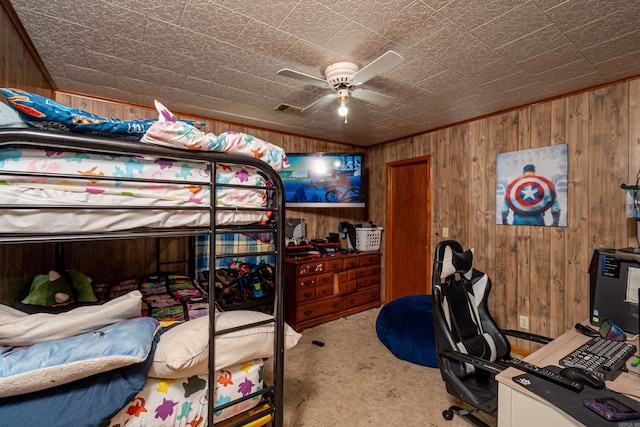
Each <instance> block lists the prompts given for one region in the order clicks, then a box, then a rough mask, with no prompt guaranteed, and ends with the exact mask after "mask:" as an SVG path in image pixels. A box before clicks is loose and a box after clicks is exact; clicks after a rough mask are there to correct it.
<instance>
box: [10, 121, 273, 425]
mask: <svg viewBox="0 0 640 427" xmlns="http://www.w3.org/2000/svg"><path fill="white" fill-rule="evenodd" d="M7 147H23V148H52V149H56V150H65V151H77V152H90V153H96V154H109V155H114V154H116V155H125V156H145V157H146V156H150V157H154V158H163V159H170V160H176V161H196V162H207V163H208V170H209V174H210V175H209V176H210V183H209V185H210V204H209V205H208V206H204V207H183V208H179V207H175V206H170V207H157V206H153V207H148V206H142V205H140V206H126V207H118V206H111V205H106V206H98V205H95V206H91V208H90V209H92V210H93V209H95V210H100V209H110V210H123V211H126V210H140V211H141V212H143V211H144V210H148V209H153V210H180V209H188V210H193V209H195V210H202V211H203V214H206V213H207V212H208V214H209V218H210V219H209V221H210V222H209V227H181V228H179V229H170V228H169V229H162V228H154V229H137V230H128V231H105V232H91V233H83V232H82V231H79V232H74V233H62V234H46V233H44V234H42V233H40V234H11V233H7V232H5V231H0V244H12V243H13V244H17V243H44V242H60V243H62V242H71V241H91V240H97V239H132V238H142V237H178V236H198V235H209V251H210V252H209V253H210V260H209V265H210V269H212V268H215V265H216V261H217V260H219V259H223V258H229V257H242V256H248V255H272V256H273V257H274V259H275V262H274V269H275V298H274V302H273V315H274V316H273V320H269V321H264V322H258V323H252V324H250V325H246V326H242V327H238V328H234V329H229V330H225V331H223V332H221V331H216V330H215V321H214V316H215V301H216V298H215V289H216V287H215V275H214V274H209V290H210V293H211V295H210V296H209V319H210V322H209V325H210V326H209V332H210V337H215V336H219V335H221V334H224V333H230V332H234V331H236V330H238V329H244V328H249V327H253V326H257V325H262V324H265V323H274V328H275V331H276V333H275V339H274V358H273V384H271V385H265V387H263V389H262V390H261V391H258V392H256V393H253V394H250V395H247V396H245V397H243V398H242V399H239V400H235V401H232V402H229V403H227V404H223V405H220V406H214V405H215V403H214V402H215V394H214V391H215V390H214V389H215V387H214V382H213V378H214V372H215V368H214V367H215V345H209V372H208V401H209V402H210V403H209V410H208V417H207V425H209V426H213V425H214V422H213V420H214V412H216V411H218V410H222V409H224V408H226V407H229V406H232V405H233V404H235V403H238V402H240V401H244V400H249V399H252V398H255V397H256V396H258V395H261V396H262V398H263V401H265V402H267V403H268V404H267V405H259V406H258V407H257V408H259V409H258V410H256V411H252V413H251V414H249V415H247V416H246V417H244V418H243V419H241V420H239V421H237V422H233V423H232V424H230V425H232V426H241V425H246V424H249V423H254V424H253V425H263V423H262V421H263V420H265V422H264V423H265V424H266V423H268V422H269V421H271V423H272V425H273V426H276V427H280V426H282V424H283V409H282V408H283V400H284V399H283V383H284V324H285V322H284V230H285V228H284V227H285V212H284V208H285V202H284V187H283V184H282V181H281V180H280V177H279V175H278V174H277V172H275V170H273V168H271V167H270V166H269V165H267V164H266V163H265V162H263V161H261V160H259V159H254V158H251V157H245V156H239V155H233V154H227V153H220V152H205V151H190V150H180V149H174V148H167V147H162V146H156V145H151V144H146V143H142V142H139V141H128V140H123V139H117V138H107V137H97V136H91V135H81V134H72V133H66V132H50V131H43V130H37V129H0V148H7ZM218 163H224V164H231V165H248V166H253V167H255V168H256V169H257V170H258V171H260V173H261V174H262V175H263V176H264V177H265V178H267V179H268V180H269V181H270V183H271V186H264V187H262V186H239V185H233V184H218V183H216V168H217V165H218ZM11 175H29V176H35V177H38V176H40V177H42V176H50V175H47V174H43V173H32V172H28V173H14V172H11ZM55 176H56V177H61V178H75V179H78V178H81V177H80V176H77V175H72V176H65V175H61V174H57V175H55ZM92 178H93V177H92ZM100 179H105V180H108V179H111V180H112V179H113V178H107V177H100ZM117 179H118V180H119V181H142V182H154V183H176V182H179V183H180V184H185V185H188V184H192V183H190V182H188V181H172V180H160V181H153V180H150V179H148V178H142V179H136V178H124V177H118V178H117ZM193 183H195V184H202V182H193ZM224 187H227V188H228V187H233V188H243V189H251V188H254V189H260V190H265V191H268V192H269V193H270V200H271V202H270V205H269V206H267V207H266V208H261V209H256V208H240V207H238V208H235V207H221V206H216V203H215V200H216V197H215V195H216V190H217V189H218V188H224ZM79 208H82V209H88V207H87V206H86V205H83V206H79V205H33V204H31V205H8V204H5V203H2V202H0V210H6V209H56V210H58V209H59V210H73V209H79ZM220 210H232V211H240V210H248V211H254V212H255V211H270V212H272V213H273V214H272V217H271V218H270V220H269V221H268V222H267V224H265V225H224V226H221V227H217V226H216V212H217V211H220ZM274 215H275V219H274V218H273V216H274ZM265 231H266V232H269V233H272V235H273V240H274V243H275V244H274V246H273V248H274V249H273V250H272V251H267V252H251V253H236V254H233V255H221V254H220V255H219V254H217V253H216V245H215V242H216V238H215V237H216V235H219V234H224V233H238V232H242V233H257V232H265ZM211 341H213V340H212V339H211V338H210V342H211ZM227 421H228V420H227ZM227 421H223V423H226V422H227ZM256 423H258V424H256Z"/></svg>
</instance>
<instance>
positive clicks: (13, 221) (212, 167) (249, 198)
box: [0, 128, 299, 427]
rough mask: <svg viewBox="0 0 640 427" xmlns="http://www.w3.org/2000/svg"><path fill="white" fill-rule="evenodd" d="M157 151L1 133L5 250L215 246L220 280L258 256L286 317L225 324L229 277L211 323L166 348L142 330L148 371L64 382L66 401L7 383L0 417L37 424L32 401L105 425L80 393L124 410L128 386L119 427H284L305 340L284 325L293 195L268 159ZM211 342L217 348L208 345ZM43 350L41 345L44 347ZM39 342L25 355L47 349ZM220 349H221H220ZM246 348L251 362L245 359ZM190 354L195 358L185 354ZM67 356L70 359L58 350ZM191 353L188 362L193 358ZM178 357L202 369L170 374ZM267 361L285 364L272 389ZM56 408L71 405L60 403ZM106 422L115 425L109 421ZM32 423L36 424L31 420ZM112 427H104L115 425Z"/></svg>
mask: <svg viewBox="0 0 640 427" xmlns="http://www.w3.org/2000/svg"><path fill="white" fill-rule="evenodd" d="M157 142H158V141H155V140H152V141H150V142H146V143H145V142H141V141H136V140H125V139H120V138H112V137H102V136H93V135H83V134H77V133H69V132H51V131H47V130H39V129H33V128H19V129H16V128H5V129H1V128H0V181H1V184H3V185H0V244H4V245H10V244H25V243H28V244H39V243H47V242H56V243H60V244H64V243H66V242H77V241H96V240H100V239H137V238H149V237H153V238H164V237H176V236H180V237H183V236H187V237H202V236H204V237H206V238H207V242H208V247H207V256H208V257H209V263H210V267H209V268H211V269H213V268H215V266H217V265H224V263H225V261H226V260H228V259H232V258H238V257H240V258H242V257H245V256H256V255H258V256H265V257H269V259H270V260H272V266H273V291H274V295H273V302H272V313H270V314H265V313H260V312H253V311H246V312H245V311H242V310H241V311H237V312H219V311H218V310H217V309H216V305H215V289H216V282H215V275H214V274H211V275H209V277H208V278H207V283H206V285H207V288H208V290H209V291H210V293H211V294H212V295H210V296H209V298H208V310H207V316H206V317H199V318H196V319H193V320H189V321H188V322H184V323H180V322H178V323H177V324H175V325H173V327H172V328H168V330H166V332H164V331H163V333H161V334H160V333H159V331H161V330H162V328H161V327H160V326H159V323H158V324H154V323H151V324H150V323H149V320H148V319H143V320H145V321H138V323H144V324H143V325H142V326H143V328H146V331H147V332H146V333H147V334H148V335H149V336H150V338H151V339H150V340H148V341H149V342H148V345H147V347H145V349H143V350H142V353H141V354H138V355H137V356H135V357H137V359H135V357H134V356H132V355H127V357H128V358H129V359H131V360H134V359H135V360H136V363H135V364H132V363H131V362H130V361H129V362H127V363H126V364H125V365H123V366H118V365H117V363H116V365H115V366H116V367H117V368H118V369H110V370H109V371H108V372H99V373H97V374H96V373H93V374H92V376H90V377H87V376H82V374H77V373H76V376H79V377H80V378H72V380H69V379H60V378H59V376H58V375H59V373H58V372H48V373H47V374H48V375H52V378H53V379H52V380H51V383H52V384H53V386H54V387H53V388H50V387H52V385H51V384H49V385H46V384H38V380H37V379H36V380H35V387H34V384H33V382H34V379H33V378H29V380H30V381H31V382H32V383H31V384H27V386H26V388H24V389H19V390H18V391H17V392H12V390H11V384H10V382H9V381H4V382H3V381H2V380H1V379H0V398H1V400H0V402H1V403H0V406H2V405H3V404H10V405H14V404H17V405H18V406H16V407H18V408H21V409H25V410H26V411H29V409H28V408H29V407H28V406H20V405H25V404H28V403H29V400H30V399H33V404H34V405H36V406H39V407H40V408H47V407H51V408H54V407H55V406H58V407H59V406H60V405H70V406H69V407H68V411H67V412H68V414H69V415H71V414H75V413H77V414H78V415H77V416H78V417H79V418H77V419H75V420H72V419H69V420H65V421H66V422H67V423H68V424H69V425H71V424H73V425H82V423H85V422H86V421H87V419H86V418H87V417H89V418H90V417H91V412H100V411H98V410H97V409H96V408H95V407H94V408H91V405H87V403H88V402H86V401H83V400H81V399H80V398H79V397H78V395H79V393H80V392H78V390H82V392H81V393H84V394H86V395H87V396H89V398H90V399H100V403H98V406H107V404H112V405H113V404H114V403H111V402H110V401H109V399H106V400H107V403H104V402H103V401H102V400H103V399H102V397H103V396H104V394H103V393H105V390H107V389H109V388H110V387H112V384H116V383H115V381H116V380H124V382H126V383H127V387H126V391H127V393H128V394H126V395H127V401H126V402H121V401H120V403H118V405H121V408H120V410H119V411H115V412H114V411H112V412H109V413H110V414H111V415H110V417H112V418H110V420H109V422H108V423H107V424H108V425H111V426H114V427H115V426H124V425H125V424H126V425H146V426H153V425H159V424H154V422H156V421H155V420H157V422H160V423H162V424H163V425H164V423H169V422H170V421H172V420H173V422H174V423H175V424H171V425H200V426H204V425H209V426H212V425H214V424H215V423H216V422H217V421H222V420H226V421H223V422H224V423H226V424H225V425H265V424H268V423H269V422H270V423H271V425H274V426H280V425H282V422H283V414H282V407H283V386H282V385H283V375H284V350H285V346H287V347H290V346H292V345H295V343H296V342H297V339H298V338H299V335H297V334H295V333H294V332H293V330H291V329H290V328H289V327H288V325H286V324H285V322H284V303H283V298H284V258H283V256H284V250H283V249H284V224H285V221H284V220H285V212H284V189H283V186H282V183H281V181H280V179H279V177H278V174H277V172H276V171H275V170H274V168H273V167H272V166H270V165H268V164H267V163H265V162H264V161H262V160H260V159H257V158H254V157H248V156H244V155H238V154H229V153H221V152H216V151H202V150H193V149H176V148H170V147H167V146H163V144H159V143H157ZM164 145H167V144H164ZM186 148H192V147H186ZM18 158H20V160H21V161H20V162H18V161H17V160H18ZM53 159H55V162H54V161H52V160H53ZM132 166H133V167H138V168H139V170H138V171H137V172H136V173H127V168H129V167H132ZM171 167H176V169H175V171H174V172H172V173H166V172H167V170H170V168H171ZM109 171H112V172H111V173H110V172H109ZM258 233H260V234H261V235H264V234H267V235H270V236H271V244H270V245H268V246H267V247H266V249H265V247H264V246H256V247H255V248H252V249H251V248H250V249H245V251H246V252H242V253H228V252H224V253H219V252H218V249H219V247H217V245H216V243H217V242H219V241H220V240H221V238H222V236H228V235H239V234H242V235H246V234H258ZM131 300H133V301H139V300H140V295H139V292H138V291H132V292H130V293H127V294H125V295H122V296H120V297H118V298H116V299H114V300H112V301H109V302H107V303H105V304H103V305H100V306H87V307H80V308H77V309H74V310H71V311H69V312H68V313H64V314H69V313H74V312H75V311H79V312H81V314H84V315H86V314H87V313H89V312H91V313H92V312H93V311H92V310H98V308H95V307H99V309H102V308H103V307H108V306H109V304H112V305H115V304H129V307H130V305H131ZM114 301H115V302H114ZM123 301H124V302H123ZM134 305H135V304H134ZM6 310H9V309H5V311H4V312H2V310H0V325H1V324H2V323H3V321H6V317H7V313H9V314H14V313H12V312H10V311H9V312H7V311H6ZM83 310H84V311H83ZM3 316H4V317H3ZM16 316H17V317H21V316H23V314H20V315H16ZM35 316H41V315H40V314H38V315H35ZM35 316H34V317H33V318H35ZM44 316H46V315H44ZM54 316H62V315H54ZM125 317H127V316H125ZM44 319H45V321H43V322H42V323H45V324H48V325H49V326H51V325H52V323H53V322H51V321H50V320H47V319H51V318H46V317H45V318H44ZM18 320H23V319H22V318H20V319H18ZM56 320H57V319H56ZM133 320H136V319H133ZM150 320H155V319H150ZM5 323H6V322H5ZM36 323H37V322H36ZM107 323H108V322H107ZM120 323H127V325H128V323H133V322H132V319H130V318H127V319H126V320H123V321H122V322H117V323H115V324H116V325H119V324H120ZM61 324H63V325H64V324H74V325H76V326H78V325H80V326H83V327H84V328H85V329H88V332H87V331H85V330H78V331H77V334H76V335H73V332H69V330H66V331H65V332H64V333H66V335H72V336H66V337H63V338H61V339H62V340H65V339H66V340H71V339H76V338H77V337H79V336H81V334H83V333H90V334H91V333H92V334H93V336H96V335H106V333H103V332H102V331H103V329H104V328H109V327H112V326H113V324H110V325H106V326H104V327H102V328H99V326H102V325H100V324H98V325H94V327H91V321H89V322H86V321H85V318H82V317H80V320H77V321H68V323H61ZM128 326H129V325H128ZM138 326H139V325H138ZM155 326H157V327H155ZM154 327H155V329H154ZM0 329H2V328H1V327H0ZM72 329H73V328H72ZM30 330H32V329H30ZM58 332H59V331H58ZM47 333H48V332H47ZM129 335H130V333H129ZM256 335H259V336H260V337H261V341H260V342H259V343H256V341H255V339H254V337H255V336H256ZM203 336H206V337H214V339H210V338H205V339H203ZM3 338H6V337H3V336H2V333H1V331H0V356H2V357H5V355H6V354H8V352H10V350H11V349H10V347H11V346H10V345H9V346H8V344H7V342H3V341H2V339H3ZM57 339H58V338H56V340H57ZM56 340H49V341H47V343H48V342H52V341H56ZM5 341H6V340H5ZM9 341H10V340H9ZM194 341H197V343H195V344H194ZM33 342H37V344H39V342H38V339H34V340H33ZM33 342H31V341H27V342H24V343H23V342H20V343H18V344H16V345H26V346H27V347H26V348H31V347H36V345H37V344H36V345H32V344H33ZM211 342H215V345H209V344H210V343H211ZM238 342H239V343H240V344H239V345H240V347H241V348H243V350H246V354H245V353H243V352H241V351H239V350H238V349H237V347H236V343H238ZM56 343H57V341H56ZM60 345H62V344H60ZM3 346H5V347H3ZM189 346H191V348H184V347H189ZM198 346H199V347H198ZM60 348H62V349H64V347H59V346H58V347H57V349H58V350H59V349H60ZM181 350H184V351H182V353H180V351H181ZM175 353H180V354H179V356H178V357H182V358H183V359H182V362H184V360H185V358H188V359H189V360H188V363H183V364H184V365H185V367H184V368H185V369H179V368H180V366H179V367H178V368H176V363H174V364H172V363H169V362H167V359H166V358H169V357H176V355H175ZM195 356H197V357H195ZM132 357H133V359H132ZM195 359H197V360H195ZM267 359H268V360H269V362H270V363H272V371H273V372H272V376H273V378H271V382H270V383H268V382H267V381H265V380H264V378H263V377H264V375H263V361H264V360H267ZM178 365H180V364H179V363H178ZM203 366H204V368H203ZM134 367H135V370H134V369H133V368H134ZM203 371H204V372H203ZM154 372H155V374H154ZM152 375H153V377H152ZM115 377H117V378H115ZM231 377H234V378H236V384H238V383H239V382H241V383H242V385H243V386H242V387H241V392H240V393H235V394H234V393H226V392H223V390H222V389H223V388H225V387H223V386H225V385H227V384H229V383H230V382H231ZM56 381H57V382H56ZM111 381H114V382H113V383H111ZM27 382H28V381H27ZM214 385H215V386H214ZM96 386H97V387H96ZM29 387H31V388H29ZM93 387H96V388H95V389H93ZM112 388H114V389H116V390H122V389H117V388H116V387H115V386H113V387H112ZM87 390H90V392H88V391H87ZM176 390H177V392H176ZM64 393H69V396H70V399H71V400H70V401H68V400H61V399H63V398H62V397H61V396H60V395H62V394H64ZM74 393H75V394H74ZM169 393H173V394H169ZM176 393H177V394H176ZM56 394H58V396H57V398H56V399H53V400H52V401H50V402H49V400H48V399H49V397H51V395H56ZM121 394H122V393H121ZM154 399H155V400H154ZM10 405H9V406H10ZM46 405H49V406H46ZM74 405H75V406H74ZM87 406H89V408H88V409H87V408H86V407H87ZM81 407H84V409H82V410H81V409H80V408H81ZM101 409H103V411H102V412H104V408H101ZM40 410H42V409H40ZM45 410H46V409H45ZM107 412H108V410H107ZM145 413H146V414H145ZM238 414H239V415H238ZM15 415H16V416H18V414H15ZM24 416H25V419H28V418H26V417H27V414H26V413H25V414H24ZM74 416H76V415H74ZM17 419H22V418H17ZM205 419H206V423H203V421H204V420H205ZM100 422H101V423H103V424H104V419H100ZM194 423H195V424H194ZM30 425H33V424H30ZM96 425H97V424H96Z"/></svg>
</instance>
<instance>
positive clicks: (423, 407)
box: [284, 309, 496, 427]
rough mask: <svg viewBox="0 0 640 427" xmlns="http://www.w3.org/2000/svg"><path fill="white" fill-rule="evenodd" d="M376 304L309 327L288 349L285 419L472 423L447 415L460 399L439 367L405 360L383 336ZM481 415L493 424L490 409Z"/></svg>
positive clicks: (289, 423)
mask: <svg viewBox="0 0 640 427" xmlns="http://www.w3.org/2000/svg"><path fill="white" fill-rule="evenodd" d="M379 312H380V310H379V309H372V310H367V311H365V312H362V313H358V314H355V315H353V316H350V317H347V318H343V319H340V320H336V321H333V322H329V323H325V324H323V325H319V326H316V327H314V328H310V329H305V330H304V331H303V333H302V338H301V339H300V342H299V343H298V345H297V346H296V347H294V348H292V349H290V350H288V351H287V352H286V354H285V389H284V396H285V404H284V420H285V422H284V425H285V426H286V427H298V426H305V427H316V426H317V427H325V426H349V427H351V426H353V427H357V426H416V427H426V426H450V427H457V426H470V425H471V424H470V423H469V422H467V421H466V420H464V419H463V418H459V417H457V416H456V417H454V419H453V420H452V421H446V420H444V419H443V418H442V411H443V410H444V409H446V408H448V407H449V406H450V405H452V404H458V405H459V404H460V402H459V401H456V400H455V399H454V398H453V397H452V396H450V395H449V394H448V393H447V391H446V390H445V386H444V382H443V381H442V378H441V377H440V372H439V370H438V369H437V368H429V367H425V366H420V365H416V364H413V363H410V362H406V361H403V360H400V359H398V358H396V357H395V356H394V355H393V354H392V353H391V352H390V351H389V350H388V349H387V348H386V347H385V346H384V345H383V344H382V343H381V342H380V340H379V339H378V336H377V335H376V330H375V322H376V318H377V316H378V313H379ZM312 340H319V341H322V342H324V343H325V346H324V347H318V346H316V345H313V344H311V341H312ZM482 419H484V420H485V421H489V422H490V424H491V425H494V426H495V424H496V422H495V420H494V419H492V418H490V417H488V416H486V414H482Z"/></svg>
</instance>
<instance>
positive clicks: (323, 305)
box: [298, 298, 343, 322]
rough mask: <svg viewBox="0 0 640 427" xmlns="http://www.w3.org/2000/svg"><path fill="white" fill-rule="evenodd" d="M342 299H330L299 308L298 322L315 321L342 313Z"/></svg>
mask: <svg viewBox="0 0 640 427" xmlns="http://www.w3.org/2000/svg"><path fill="white" fill-rule="evenodd" d="M342 308H343V306H342V298H330V299H326V300H320V301H318V302H312V303H309V304H304V305H300V306H298V321H300V322H303V321H305V320H309V319H313V318H316V317H320V316H324V315H326V314H331V313H337V312H339V311H342Z"/></svg>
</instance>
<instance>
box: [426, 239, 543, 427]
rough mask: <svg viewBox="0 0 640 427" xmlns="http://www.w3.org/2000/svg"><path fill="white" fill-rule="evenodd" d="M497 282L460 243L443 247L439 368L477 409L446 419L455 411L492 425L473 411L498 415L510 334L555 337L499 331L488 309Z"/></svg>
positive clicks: (436, 288) (437, 289)
mask: <svg viewBox="0 0 640 427" xmlns="http://www.w3.org/2000/svg"><path fill="white" fill-rule="evenodd" d="M490 291H491V279H489V277H488V276H487V275H486V274H485V273H483V272H481V271H478V270H476V269H474V268H473V251H472V250H467V251H464V250H463V249H462V246H461V245H460V243H458V242H457V241H454V240H447V241H443V242H440V243H438V245H437V246H436V250H435V256H434V262H433V274H432V292H433V301H432V305H433V307H432V310H433V327H434V338H435V344H436V351H437V357H438V366H439V368H440V374H441V375H442V379H443V380H444V381H445V384H446V388H447V391H448V392H449V393H450V394H451V395H453V396H455V397H457V398H458V399H460V400H462V401H464V402H465V403H467V404H469V405H471V406H473V407H474V408H475V409H473V410H471V411H468V410H464V409H463V408H461V407H459V406H451V407H450V408H449V409H447V410H445V411H444V412H443V416H444V418H445V419H448V420H450V419H451V418H453V414H454V412H457V413H459V414H460V415H464V416H465V417H467V418H468V419H469V420H470V421H471V422H472V423H474V424H475V425H479V426H486V425H487V424H486V423H484V422H483V421H482V420H480V419H479V418H477V417H476V416H475V415H474V414H473V413H474V412H476V411H477V410H482V411H483V412H486V413H487V414H489V415H491V416H493V417H495V416H496V413H497V408H498V386H497V383H496V380H495V375H496V374H497V373H499V372H501V371H502V370H504V369H505V368H507V367H508V366H509V365H508V363H507V361H508V359H509V358H510V357H511V354H510V353H511V346H510V344H509V341H508V340H507V338H506V336H505V335H511V336H516V337H518V338H523V339H527V340H530V341H535V342H539V343H543V344H546V343H548V342H550V341H551V339H549V338H546V337H542V336H539V335H534V334H528V333H522V332H519V331H511V330H508V331H502V330H500V329H499V328H498V326H497V325H496V323H495V321H494V320H493V317H492V316H491V313H489V310H488V307H487V300H488V298H489V292H490Z"/></svg>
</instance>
